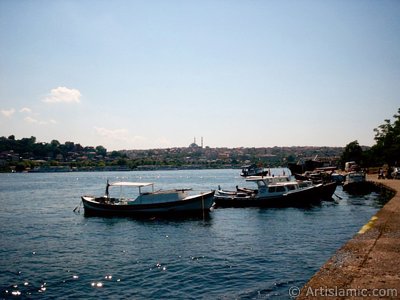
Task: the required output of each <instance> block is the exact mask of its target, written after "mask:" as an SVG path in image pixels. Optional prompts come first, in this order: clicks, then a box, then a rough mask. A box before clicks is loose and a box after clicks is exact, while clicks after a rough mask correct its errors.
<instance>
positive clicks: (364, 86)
mask: <svg viewBox="0 0 400 300" xmlns="http://www.w3.org/2000/svg"><path fill="white" fill-rule="evenodd" d="M399 107H400V1H398V0H393V1H389V0H382V1H375V0H374V1H368V0H358V1H356V0H337V1H328V0H324V1H317V0H314V1H301V0H300V1H268V0H241V1H239V0H237V1H235V0H213V1H207V0H201V1H194V0H185V1H184V0H182V1H174V0H172V1H169V0H160V1H152V0H149V1H120V0H113V1H98V0H93V1H90V0H76V1H74V0H70V1H62V0H60V1H41V0H38V1H24V0H21V1H13V0H0V112H1V113H0V136H9V135H11V134H14V135H15V136H16V138H18V139H20V138H23V137H30V136H35V137H36V138H37V140H38V141H42V142H50V141H51V140H53V139H57V140H58V141H60V142H61V143H64V142H66V141H72V142H75V143H81V144H82V145H85V146H86V145H93V146H97V145H103V146H104V147H106V148H107V149H108V150H115V149H116V150H118V149H146V148H167V147H175V146H187V145H189V144H190V143H191V142H192V141H193V137H197V141H198V142H199V141H200V138H201V137H202V136H203V137H204V144H205V145H208V146H211V147H238V146H245V147H262V146H296V145H298V146H307V145H316V146H345V145H346V144H348V143H349V142H352V141H354V140H358V141H359V143H360V144H362V145H372V144H373V143H374V140H373V138H374V132H373V129H374V128H376V127H377V126H379V125H380V124H382V123H383V122H384V119H390V118H391V117H392V116H393V114H395V113H396V112H397V109H398V108H399Z"/></svg>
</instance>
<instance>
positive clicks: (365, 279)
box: [297, 175, 400, 299]
mask: <svg viewBox="0 0 400 300" xmlns="http://www.w3.org/2000/svg"><path fill="white" fill-rule="evenodd" d="M368 180H369V181H370V182H371V184H374V185H375V186H376V187H377V188H378V189H380V190H381V192H382V193H386V194H388V195H390V196H392V198H391V199H390V200H389V202H387V203H386V204H385V205H384V207H383V208H382V209H381V210H380V211H379V212H378V213H376V214H375V216H373V217H372V218H371V219H370V221H369V222H368V223H367V224H365V225H364V226H363V227H362V228H361V229H360V230H359V232H358V233H357V234H356V235H355V236H354V237H353V238H352V239H351V240H350V241H348V242H347V243H346V244H345V245H344V246H342V247H341V248H340V249H339V250H338V251H337V252H336V253H335V255H334V256H333V257H332V258H330V259H329V260H328V261H327V262H326V263H325V265H323V266H322V267H321V269H320V270H319V271H318V272H317V273H316V274H315V275H314V276H313V277H312V278H311V279H310V280H309V282H308V283H307V284H306V285H305V286H304V287H303V288H302V289H301V291H300V295H299V296H298V297H297V299H400V263H399V262H400V193H399V191H400V180H378V179H377V177H376V176H374V175H372V176H369V177H368Z"/></svg>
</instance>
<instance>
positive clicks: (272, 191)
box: [268, 186, 276, 193]
mask: <svg viewBox="0 0 400 300" xmlns="http://www.w3.org/2000/svg"><path fill="white" fill-rule="evenodd" d="M268 192H269V193H275V192H276V188H275V187H274V186H270V187H269V188H268Z"/></svg>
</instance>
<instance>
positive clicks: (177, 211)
mask: <svg viewBox="0 0 400 300" xmlns="http://www.w3.org/2000/svg"><path fill="white" fill-rule="evenodd" d="M115 187H119V188H120V189H119V190H120V195H119V196H117V197H115V196H110V190H111V188H115ZM125 187H128V188H129V187H131V188H132V187H133V188H137V189H138V190H137V192H136V195H137V196H136V197H133V198H129V197H123V196H122V188H125ZM190 190H191V189H172V190H158V191H155V190H154V183H145V182H114V183H109V182H108V181H107V185H106V192H105V195H104V196H101V197H95V196H82V197H81V198H82V203H83V207H84V209H85V214H89V215H93V214H95V215H128V216H139V217H140V216H149V215H150V216H156V215H168V216H175V215H188V214H190V215H192V214H197V213H200V214H201V213H202V214H203V215H204V214H205V213H208V212H209V211H210V209H211V207H212V205H213V203H214V191H210V192H202V193H200V194H196V195H190V194H189V193H188V191H190ZM113 193H115V191H114V192H113Z"/></svg>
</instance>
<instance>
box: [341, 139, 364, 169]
mask: <svg viewBox="0 0 400 300" xmlns="http://www.w3.org/2000/svg"><path fill="white" fill-rule="evenodd" d="M362 158H363V150H362V148H361V146H360V145H359V144H358V141H353V142H351V143H349V144H347V145H346V147H345V148H344V151H343V154H342V156H341V158H340V162H341V166H342V169H343V168H344V164H345V163H346V162H347V161H355V162H356V164H358V165H360V164H361V162H362Z"/></svg>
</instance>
